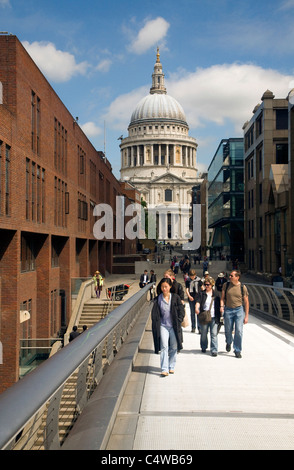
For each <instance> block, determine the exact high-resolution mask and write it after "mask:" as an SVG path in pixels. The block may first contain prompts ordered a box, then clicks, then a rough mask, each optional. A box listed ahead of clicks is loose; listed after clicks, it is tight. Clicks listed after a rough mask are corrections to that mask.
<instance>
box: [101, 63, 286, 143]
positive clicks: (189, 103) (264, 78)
mask: <svg viewBox="0 0 294 470" xmlns="http://www.w3.org/2000/svg"><path fill="white" fill-rule="evenodd" d="M293 79H294V77H293V76H289V75H283V74H282V73H280V72H278V71H276V70H272V69H263V68H262V67H259V66H256V65H252V64H237V63H234V64H222V65H213V66H211V67H208V68H198V69H196V70H195V72H187V71H183V70H180V71H178V73H175V74H172V75H171V76H170V77H169V79H168V80H166V87H167V93H168V94H169V95H170V96H172V97H173V98H175V99H176V100H177V101H178V102H179V103H180V104H181V105H182V107H183V109H184V112H185V114H186V118H187V122H188V124H189V127H190V129H193V133H191V132H190V134H191V135H193V137H196V139H197V129H199V131H201V133H203V130H204V129H205V128H206V129H208V130H209V127H214V128H215V126H216V127H217V128H220V129H221V128H222V127H223V128H225V127H226V128H227V127H228V125H230V126H231V128H232V129H233V130H234V131H235V132H237V134H238V135H240V136H242V135H243V134H242V132H243V131H242V126H243V124H244V123H245V121H247V120H250V118H251V117H252V111H253V109H254V107H255V105H256V104H258V103H261V97H262V95H263V93H264V92H265V91H266V90H267V89H269V90H271V91H272V92H273V94H274V95H275V97H276V98H286V96H287V94H288V92H289V91H290V88H291V86H290V85H291V80H293ZM148 92H149V87H148V85H147V86H146V87H141V88H138V89H135V90H133V91H132V92H130V93H127V94H124V95H120V96H119V97H117V98H116V99H115V100H114V101H113V102H112V103H111V104H110V106H109V108H108V111H107V114H106V116H105V119H106V120H107V122H109V123H110V124H111V127H112V128H113V129H117V130H119V131H121V132H123V131H124V130H127V127H128V125H129V123H130V119H131V115H132V112H133V111H134V109H135V107H136V106H137V104H138V103H139V101H140V100H141V99H142V98H143V97H144V96H146V95H147V94H148ZM195 131H196V132H195ZM223 137H224V138H225V137H227V136H226V135H225V136H223ZM207 138H208V140H209V139H210V137H207Z"/></svg>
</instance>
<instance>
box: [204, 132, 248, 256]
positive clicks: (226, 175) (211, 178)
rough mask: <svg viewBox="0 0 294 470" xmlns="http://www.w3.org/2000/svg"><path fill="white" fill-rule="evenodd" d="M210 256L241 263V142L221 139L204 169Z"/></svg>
mask: <svg viewBox="0 0 294 470" xmlns="http://www.w3.org/2000/svg"><path fill="white" fill-rule="evenodd" d="M208 228H209V229H211V236H210V240H209V248H210V255H211V256H212V257H213V258H219V259H232V260H235V259H238V260H239V261H243V260H244V148H243V138H231V139H222V140H221V142H220V144H219V146H218V149H217V151H216V153H215V155H214V157H213V159H212V162H211V164H210V165H209V168H208Z"/></svg>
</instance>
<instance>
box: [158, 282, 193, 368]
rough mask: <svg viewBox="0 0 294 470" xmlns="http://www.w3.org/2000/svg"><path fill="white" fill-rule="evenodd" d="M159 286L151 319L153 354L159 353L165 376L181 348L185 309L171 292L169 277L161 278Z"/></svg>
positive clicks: (174, 363) (173, 366)
mask: <svg viewBox="0 0 294 470" xmlns="http://www.w3.org/2000/svg"><path fill="white" fill-rule="evenodd" d="M160 288H161V294H159V295H158V296H157V297H156V298H155V300H154V304H153V308H152V312H151V319H152V334H153V341H154V349H155V354H159V353H160V367H161V375H162V376H163V377H165V376H167V375H169V374H173V373H174V371H175V365H176V359H177V353H178V352H179V351H180V350H181V349H183V345H182V326H181V324H182V321H183V319H184V316H185V309H184V306H183V304H182V302H181V299H180V297H179V296H178V294H175V293H172V292H171V288H172V281H171V279H169V278H163V279H161V281H160Z"/></svg>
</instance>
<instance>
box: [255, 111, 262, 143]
mask: <svg viewBox="0 0 294 470" xmlns="http://www.w3.org/2000/svg"><path fill="white" fill-rule="evenodd" d="M262 116H263V115H262V114H261V115H260V116H259V117H258V118H257V120H256V137H258V136H260V134H262V131H263V128H262Z"/></svg>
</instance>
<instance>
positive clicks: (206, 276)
mask: <svg viewBox="0 0 294 470" xmlns="http://www.w3.org/2000/svg"><path fill="white" fill-rule="evenodd" d="M208 278H209V272H208V271H204V273H203V278H202V279H201V281H202V286H201V290H203V291H205V287H204V282H205V280H206V279H208Z"/></svg>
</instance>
